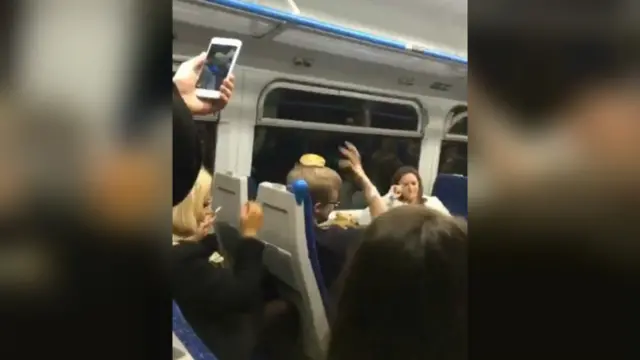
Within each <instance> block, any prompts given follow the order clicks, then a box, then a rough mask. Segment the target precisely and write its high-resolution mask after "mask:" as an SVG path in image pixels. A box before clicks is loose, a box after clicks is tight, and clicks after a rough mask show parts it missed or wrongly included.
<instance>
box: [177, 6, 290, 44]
mask: <svg viewBox="0 0 640 360" xmlns="http://www.w3.org/2000/svg"><path fill="white" fill-rule="evenodd" d="M173 19H174V20H177V21H183V22H188V23H191V24H194V25H198V26H202V27H207V28H215V29H223V30H226V31H230V32H235V33H238V34H243V35H252V36H262V35H264V34H266V33H268V32H269V31H271V30H272V29H273V28H275V27H276V25H277V24H278V23H277V22H275V21H268V20H263V19H256V18H251V17H249V16H242V15H236V14H233V13H230V12H227V11H221V10H220V9H218V8H215V7H212V6H208V5H206V4H204V5H198V4H193V3H187V2H183V1H173Z"/></svg>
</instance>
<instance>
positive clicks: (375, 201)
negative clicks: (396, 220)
mask: <svg viewBox="0 0 640 360" xmlns="http://www.w3.org/2000/svg"><path fill="white" fill-rule="evenodd" d="M339 150H340V152H341V153H342V155H343V156H344V157H345V158H346V160H347V163H348V166H349V168H350V169H351V171H352V172H353V175H354V178H355V179H357V181H358V182H359V185H360V188H361V189H362V190H363V193H364V195H365V197H366V199H367V203H368V205H369V206H370V208H371V214H372V216H373V217H375V216H378V215H379V214H382V213H383V212H385V211H386V206H385V204H384V202H383V200H382V197H381V196H380V194H379V193H378V190H377V189H376V187H375V186H374V185H373V183H372V182H371V180H369V177H368V176H367V174H366V173H365V172H364V169H363V168H362V163H361V161H360V153H359V152H358V149H356V147H355V146H354V145H353V144H351V143H348V142H347V143H345V146H344V147H340V149H339ZM296 180H304V181H305V182H306V183H307V184H308V186H309V192H310V195H311V201H312V203H313V216H314V221H315V223H316V226H315V231H316V242H317V246H318V258H319V261H320V267H321V271H322V275H323V278H324V282H325V285H326V286H327V288H329V289H331V288H332V286H333V284H334V282H335V280H336V278H337V277H338V275H339V274H340V272H341V271H342V267H343V265H344V263H345V261H346V257H347V253H348V252H349V251H350V250H351V249H352V248H353V247H354V246H355V245H356V244H357V242H358V238H359V235H360V233H361V230H360V229H359V228H356V227H351V226H339V225H334V224H332V223H331V222H328V221H327V220H328V219H329V214H331V212H332V211H333V210H334V209H335V208H336V206H338V204H339V202H338V198H339V193H340V187H341V185H342V180H341V178H340V175H338V173H337V172H336V171H335V170H333V169H331V168H329V167H326V166H325V160H324V158H322V157H321V156H318V155H314V154H307V155H304V156H302V157H301V158H300V162H299V163H298V164H296V165H295V167H294V168H293V169H292V170H291V171H290V172H289V174H288V175H287V184H288V185H291V184H293V183H294V182H295V181H296Z"/></svg>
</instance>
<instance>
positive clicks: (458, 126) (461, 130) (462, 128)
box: [449, 117, 468, 136]
mask: <svg viewBox="0 0 640 360" xmlns="http://www.w3.org/2000/svg"><path fill="white" fill-rule="evenodd" d="M449 134H455V135H465V136H467V135H468V134H467V117H464V118H462V119H461V120H460V121H458V122H456V123H455V124H453V126H452V127H451V128H450V129H449Z"/></svg>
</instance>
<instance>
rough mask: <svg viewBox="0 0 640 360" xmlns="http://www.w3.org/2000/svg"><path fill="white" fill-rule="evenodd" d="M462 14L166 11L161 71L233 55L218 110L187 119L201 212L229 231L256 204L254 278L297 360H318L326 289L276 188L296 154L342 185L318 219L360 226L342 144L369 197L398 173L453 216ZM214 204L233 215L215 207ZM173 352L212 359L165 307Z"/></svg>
mask: <svg viewBox="0 0 640 360" xmlns="http://www.w3.org/2000/svg"><path fill="white" fill-rule="evenodd" d="M466 9H467V3H466V1H452V2H444V1H428V2H421V1H417V0H401V1H397V2H388V1H382V0H375V1H365V0H354V1H350V2H340V3H339V4H338V2H337V1H335V0H326V1H314V0H263V1H259V2H249V1H240V0H211V1H191V0H174V1H173V21H174V23H173V31H174V41H173V61H174V72H175V70H176V69H177V67H178V66H179V64H180V63H181V62H183V61H185V60H187V59H189V58H191V57H193V56H195V55H197V54H199V53H201V52H202V51H204V50H205V48H206V45H207V44H208V42H209V40H210V39H211V38H212V37H227V38H237V39H240V40H242V42H243V47H242V51H241V53H240V56H239V58H238V63H237V65H236V67H235V68H234V76H235V84H236V85H235V90H234V95H233V97H232V99H231V101H230V103H229V104H228V106H227V107H226V108H225V109H224V111H222V112H221V113H219V114H217V115H216V116H199V117H198V116H196V117H195V120H196V123H197V127H198V131H199V135H200V139H201V144H202V149H203V162H204V163H203V166H204V168H206V169H207V170H208V171H209V172H210V173H212V174H214V178H215V179H217V178H220V179H221V180H220V181H217V180H215V181H214V184H213V187H214V189H213V191H212V193H213V199H214V200H213V201H214V204H215V205H216V206H218V205H220V206H221V208H222V209H225V207H226V209H225V210H229V209H234V213H233V214H231V213H229V214H226V213H225V214H224V217H223V218H224V220H225V221H226V222H228V223H229V224H231V225H232V226H236V225H237V218H234V216H235V215H234V214H235V213H237V210H235V209H237V208H238V207H239V206H240V204H243V203H244V202H245V201H247V200H248V199H255V200H257V201H258V202H259V203H262V204H263V207H264V223H265V224H264V228H263V229H262V231H261V232H260V233H259V234H258V235H259V239H260V240H262V241H264V242H265V243H267V244H268V246H267V249H266V250H265V255H264V261H265V266H266V268H267V269H268V271H269V272H270V273H271V274H273V275H274V276H275V277H276V278H277V279H278V285H277V287H278V291H279V292H281V293H283V294H286V296H287V298H289V299H291V301H292V302H293V303H294V304H295V305H296V308H297V310H298V312H299V314H300V324H301V334H300V345H299V346H300V349H299V354H298V356H299V357H298V358H300V359H318V360H319V359H323V358H324V357H323V356H324V355H323V354H324V352H325V351H326V339H327V337H328V335H329V331H330V329H329V325H328V320H327V319H328V315H327V314H326V309H325V306H324V302H325V296H326V289H323V288H322V286H321V285H320V282H317V281H316V280H317V278H318V276H319V271H318V269H317V266H318V264H317V261H316V260H317V259H316V256H317V254H316V250H315V248H314V246H313V239H311V237H312V236H311V235H310V233H309V231H307V228H308V226H309V222H310V221H312V219H310V217H311V215H310V213H309V208H308V207H307V206H306V202H308V193H305V191H307V190H305V188H304V186H303V185H300V187H299V188H295V187H294V188H293V189H292V188H286V187H284V185H279V184H286V180H287V179H286V177H287V173H288V172H289V170H290V169H291V168H292V165H293V164H295V163H296V162H297V161H298V159H299V158H300V157H301V156H302V155H303V154H309V153H313V154H318V155H320V156H322V157H323V158H324V159H325V160H326V166H327V167H330V168H333V169H334V170H336V171H338V172H339V173H340V175H341V176H343V178H342V181H343V190H344V191H342V190H341V192H340V199H339V205H338V206H337V208H336V210H335V211H334V212H333V213H332V215H331V216H332V217H335V216H336V215H337V214H340V213H343V214H348V215H349V216H350V217H352V218H354V219H356V222H358V223H359V224H361V225H366V224H367V223H368V221H369V220H368V219H369V215H368V214H367V210H366V209H365V208H366V204H365V203H363V202H362V198H361V197H359V196H358V190H357V189H356V188H355V187H354V186H351V185H352V184H351V182H352V180H351V179H350V177H349V176H348V175H346V174H345V173H344V172H342V171H341V169H340V165H339V164H340V153H339V152H338V150H337V149H338V147H339V146H340V145H342V144H344V142H345V141H348V142H351V143H353V144H354V145H355V146H356V147H357V148H358V150H359V152H360V154H361V156H362V163H363V167H364V168H365V171H366V172H367V174H369V176H370V177H371V180H372V182H373V183H374V184H375V186H376V187H377V189H378V191H379V193H380V194H386V193H387V192H389V189H390V188H391V185H392V184H391V178H392V176H393V174H394V172H395V171H396V170H397V168H398V167H400V166H412V167H415V168H416V169H418V171H419V174H420V177H421V179H422V183H423V191H424V195H427V196H435V197H437V198H438V199H439V200H440V201H441V202H442V203H443V204H444V206H445V207H446V208H447V209H448V210H449V212H450V213H451V214H452V215H455V216H459V217H466V216H467V213H466V211H467V167H468V160H467V156H468V155H467V148H468V134H467V131H468V116H467V105H466V104H467V100H466V98H467V84H466V82H467V60H466V56H467V50H466V40H467V24H466V18H467V14H466ZM391 14H393V15H391ZM424 14H436V15H428V16H426V17H425V16H424ZM389 16H393V17H394V18H396V19H395V21H388V18H389ZM415 24H420V26H416V25H415ZM415 29H420V32H421V33H420V34H416V33H414V32H415ZM350 186H351V187H350ZM245 188H246V189H245ZM217 193H220V194H223V195H220V196H219V197H218V199H216V198H217V196H216V194H217ZM223 198H224V201H225V202H230V203H233V205H232V206H231V205H230V206H226V204H218V203H216V201H222V200H220V199H223ZM223 211H224V210H223ZM282 223H286V224H287V226H281V225H279V224H282ZM230 246H231V247H233V245H230ZM177 328H178V330H177ZM173 341H174V360H183V359H184V360H187V359H191V358H193V359H196V358H198V359H216V358H217V357H216V355H215V354H213V353H211V352H210V351H208V349H206V347H204V345H203V344H202V343H201V342H200V341H199V340H198V336H197V335H196V334H195V333H194V332H193V330H192V329H190V328H189V324H188V323H187V322H186V321H185V320H184V318H183V316H182V314H181V313H180V311H179V309H177V308H176V307H175V306H174V336H173ZM196 354H198V355H196ZM255 358H256V359H258V358H262V359H265V358H264V357H260V355H256V357H255ZM265 360H271V359H265Z"/></svg>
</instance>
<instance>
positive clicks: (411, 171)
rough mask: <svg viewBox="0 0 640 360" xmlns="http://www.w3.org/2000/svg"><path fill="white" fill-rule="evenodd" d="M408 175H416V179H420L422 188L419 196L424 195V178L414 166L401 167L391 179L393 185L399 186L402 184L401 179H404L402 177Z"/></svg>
mask: <svg viewBox="0 0 640 360" xmlns="http://www.w3.org/2000/svg"><path fill="white" fill-rule="evenodd" d="M407 174H413V175H415V177H416V179H418V186H419V187H420V189H419V191H420V193H419V194H420V196H422V195H424V186H422V178H421V177H420V173H419V172H418V169H416V168H414V167H413V166H401V167H399V168H398V170H396V172H395V173H394V174H393V176H392V177H391V183H392V184H393V185H398V184H399V183H400V179H402V177H403V176H405V175H407Z"/></svg>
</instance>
